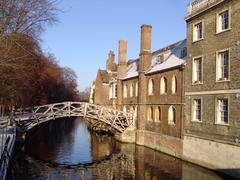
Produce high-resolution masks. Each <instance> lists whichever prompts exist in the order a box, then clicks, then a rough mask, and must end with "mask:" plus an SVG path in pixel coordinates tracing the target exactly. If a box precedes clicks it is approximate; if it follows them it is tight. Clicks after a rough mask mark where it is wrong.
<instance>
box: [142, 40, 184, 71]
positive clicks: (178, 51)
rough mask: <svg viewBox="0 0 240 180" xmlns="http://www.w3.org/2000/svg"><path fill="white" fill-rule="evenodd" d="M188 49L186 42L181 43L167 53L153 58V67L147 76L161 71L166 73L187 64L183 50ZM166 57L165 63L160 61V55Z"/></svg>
mask: <svg viewBox="0 0 240 180" xmlns="http://www.w3.org/2000/svg"><path fill="white" fill-rule="evenodd" d="M185 48H186V40H183V41H179V42H178V43H176V44H175V46H173V48H172V49H169V50H167V51H165V52H162V53H159V54H156V55H154V56H153V57H152V66H151V67H150V69H149V70H148V71H147V72H146V74H151V73H155V72H159V71H164V70H168V69H172V68H176V67H179V66H182V65H184V64H185V61H186V55H185V56H184V57H183V50H184V49H185ZM161 54H163V55H165V56H166V59H165V58H164V61H162V62H161V61H160V60H159V55H161Z"/></svg>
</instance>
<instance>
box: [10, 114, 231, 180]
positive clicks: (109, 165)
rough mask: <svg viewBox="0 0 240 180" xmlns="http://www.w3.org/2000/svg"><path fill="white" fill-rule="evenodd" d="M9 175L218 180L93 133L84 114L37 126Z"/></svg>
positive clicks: (39, 179) (68, 179)
mask: <svg viewBox="0 0 240 180" xmlns="http://www.w3.org/2000/svg"><path fill="white" fill-rule="evenodd" d="M8 179H9V180H13V179H20V180H21V179H23V180H28V179H29V180H32V179H34V180H35V179H36V180H45V179H46V180H83V179H86V180H88V179H89V180H91V179H102V180H113V179H114V180H115V179H116V180H118V179H137V180H142V179H146V180H150V179H152V180H157V179H166V180H167V179H187V180H191V179H193V180H204V179H207V180H218V179H229V177H226V176H222V175H219V174H217V173H216V172H213V171H210V170H207V169H205V168H202V167H198V166H195V165H193V164H190V163H186V162H183V161H181V160H179V159H177V158H174V157H171V156H168V155H165V154H162V153H160V152H157V151H154V150H152V149H149V148H146V147H142V146H136V145H133V144H123V143H119V142H117V141H115V140H114V139H113V137H111V136H108V135H101V136H100V135H97V134H94V133H92V132H90V131H89V130H88V128H87V126H86V124H85V122H84V120H82V119H81V118H77V119H61V120H56V121H52V122H49V123H46V124H44V125H41V126H40V127H38V128H35V129H33V130H32V132H30V133H29V134H28V136H27V141H26V144H25V146H24V147H21V148H20V146H18V147H17V148H16V153H15V155H14V159H13V162H12V166H11V170H10V171H9V175H8Z"/></svg>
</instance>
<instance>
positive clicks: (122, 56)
mask: <svg viewBox="0 0 240 180" xmlns="http://www.w3.org/2000/svg"><path fill="white" fill-rule="evenodd" d="M126 73H127V41H125V40H120V41H119V42H118V73H117V96H118V97H117V109H118V110H123V107H122V103H123V92H122V88H123V87H122V86H123V84H122V81H121V78H122V77H124V75H125V74H126Z"/></svg>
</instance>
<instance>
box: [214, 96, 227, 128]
mask: <svg viewBox="0 0 240 180" xmlns="http://www.w3.org/2000/svg"><path fill="white" fill-rule="evenodd" d="M221 100H227V102H228V107H227V112H228V116H227V118H228V119H227V120H228V121H227V123H225V122H222V121H221V120H220V119H219V101H221ZM229 116H230V97H229V96H223V97H216V98H215V124H216V125H223V126H229V125H230V122H229V121H230V118H229Z"/></svg>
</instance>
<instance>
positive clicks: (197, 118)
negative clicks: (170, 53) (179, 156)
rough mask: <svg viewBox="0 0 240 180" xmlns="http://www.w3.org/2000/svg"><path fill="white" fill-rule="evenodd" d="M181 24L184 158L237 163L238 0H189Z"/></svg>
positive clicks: (217, 165)
mask: <svg viewBox="0 0 240 180" xmlns="http://www.w3.org/2000/svg"><path fill="white" fill-rule="evenodd" d="M186 22H187V27H188V28H187V50H188V52H187V54H188V55H187V57H188V60H187V61H188V63H187V65H186V69H185V95H186V96H185V102H186V106H185V118H184V144H185V146H184V147H186V148H184V149H183V152H184V156H185V158H186V159H193V161H194V162H197V163H198V164H201V165H204V166H208V167H211V168H214V169H216V168H217V169H224V168H226V167H231V166H238V167H240V161H239V154H240V147H239V145H240V128H239V127H240V121H239V110H240V103H239V101H240V76H239V75H240V61H239V60H240V59H239V58H240V1H239V0H211V1H209V0H208V1H207V0H204V1H203V0H202V1H193V2H192V3H191V4H190V5H189V13H188V15H187V17H186ZM189 146H191V148H189ZM220 157H221V158H220ZM229 159H231V160H230V161H229ZM239 175H240V174H239Z"/></svg>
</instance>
